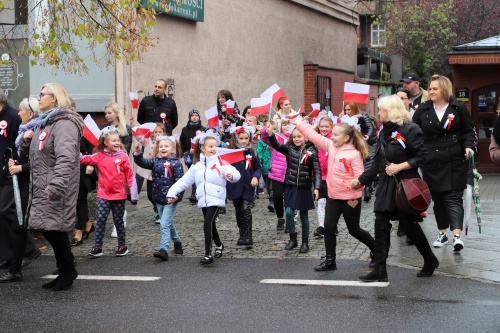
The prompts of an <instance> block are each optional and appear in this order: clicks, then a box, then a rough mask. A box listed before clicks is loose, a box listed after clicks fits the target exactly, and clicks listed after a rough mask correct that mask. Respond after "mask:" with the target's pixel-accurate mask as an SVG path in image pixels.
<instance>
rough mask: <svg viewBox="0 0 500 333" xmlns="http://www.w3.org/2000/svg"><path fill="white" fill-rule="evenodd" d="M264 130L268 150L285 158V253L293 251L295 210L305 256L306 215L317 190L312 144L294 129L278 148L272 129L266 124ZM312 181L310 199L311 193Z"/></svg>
mask: <svg viewBox="0 0 500 333" xmlns="http://www.w3.org/2000/svg"><path fill="white" fill-rule="evenodd" d="M266 126H267V127H266V134H267V135H268V138H269V143H270V144H271V147H273V148H274V149H276V150H277V151H279V152H280V153H282V154H283V155H285V156H286V163H287V169H286V176H285V207H286V208H285V212H286V224H287V226H288V230H289V231H290V241H289V242H288V244H287V246H286V247H285V250H288V251H289V250H292V249H294V248H296V247H297V232H296V231H295V221H294V216H295V212H294V210H298V211H299V212H300V220H301V222H302V245H301V247H300V250H299V252H300V253H306V252H308V251H309V217H308V213H307V211H308V210H311V209H314V208H315V207H314V200H318V195H319V188H320V186H321V171H320V168H319V160H318V153H317V151H316V148H315V147H314V146H313V144H312V143H310V142H307V141H306V138H305V137H304V136H303V135H302V134H301V133H300V132H299V131H298V130H297V129H293V131H292V133H291V135H290V138H289V139H288V142H287V143H286V144H281V143H279V142H278V140H276V136H275V135H274V133H273V129H272V125H271V124H270V123H268V124H267V125H266ZM318 135H319V134H318ZM313 179H314V196H315V197H314V198H313V196H312V193H311V186H312V185H313V184H312V182H313Z"/></svg>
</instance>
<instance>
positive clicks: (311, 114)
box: [309, 103, 321, 118]
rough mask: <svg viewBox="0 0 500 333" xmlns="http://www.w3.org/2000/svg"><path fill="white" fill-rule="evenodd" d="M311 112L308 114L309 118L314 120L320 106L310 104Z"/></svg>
mask: <svg viewBox="0 0 500 333" xmlns="http://www.w3.org/2000/svg"><path fill="white" fill-rule="evenodd" d="M311 107H312V111H311V113H309V118H315V117H317V116H318V115H319V111H320V109H321V105H320V104H319V103H313V104H311Z"/></svg>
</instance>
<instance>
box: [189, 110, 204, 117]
mask: <svg viewBox="0 0 500 333" xmlns="http://www.w3.org/2000/svg"><path fill="white" fill-rule="evenodd" d="M194 113H196V114H197V115H198V117H199V118H201V116H200V111H198V110H196V109H192V110H191V111H189V118H191V116H192V115H193V114H194Z"/></svg>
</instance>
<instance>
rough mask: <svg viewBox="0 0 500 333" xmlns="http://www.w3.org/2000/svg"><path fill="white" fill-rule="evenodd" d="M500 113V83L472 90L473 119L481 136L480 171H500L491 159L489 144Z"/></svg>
mask: <svg viewBox="0 0 500 333" xmlns="http://www.w3.org/2000/svg"><path fill="white" fill-rule="evenodd" d="M497 110H498V112H499V113H500V84H495V85H491V86H486V87H483V88H480V89H477V90H474V91H473V92H472V110H471V111H472V113H471V115H472V119H473V120H474V124H475V125H476V131H477V135H478V137H479V164H478V170H479V172H500V167H498V166H495V165H494V164H493V162H492V161H491V159H490V153H489V146H490V142H491V133H492V132H493V122H494V121H495V118H496V117H497Z"/></svg>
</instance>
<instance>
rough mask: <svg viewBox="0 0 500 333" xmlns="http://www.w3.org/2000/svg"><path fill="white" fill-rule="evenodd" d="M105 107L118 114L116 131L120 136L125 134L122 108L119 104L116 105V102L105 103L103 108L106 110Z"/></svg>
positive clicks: (125, 127) (125, 124)
mask: <svg viewBox="0 0 500 333" xmlns="http://www.w3.org/2000/svg"><path fill="white" fill-rule="evenodd" d="M107 108H110V109H111V110H113V112H114V113H116V114H117V115H118V125H117V126H116V127H118V133H119V134H120V136H127V135H128V132H127V123H126V122H125V116H124V115H123V110H122V108H121V107H120V105H118V103H115V102H111V103H108V104H106V106H105V107H104V110H106V109H107Z"/></svg>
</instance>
